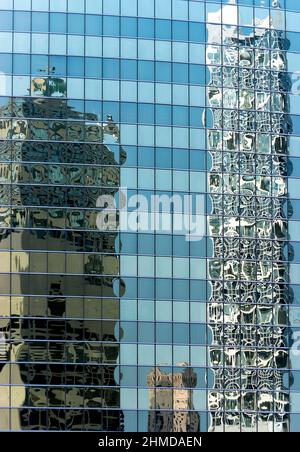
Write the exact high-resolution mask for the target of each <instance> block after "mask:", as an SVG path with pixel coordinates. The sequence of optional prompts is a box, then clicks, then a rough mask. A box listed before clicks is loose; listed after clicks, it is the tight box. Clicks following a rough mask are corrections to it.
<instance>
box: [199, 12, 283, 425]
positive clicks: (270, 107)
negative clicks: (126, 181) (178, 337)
mask: <svg viewBox="0 0 300 452" xmlns="http://www.w3.org/2000/svg"><path fill="white" fill-rule="evenodd" d="M229 8H230V9H229V11H231V12H232V11H233V10H232V8H236V7H232V6H230V7H229ZM236 11H237V10H236ZM226 14H227V7H226V6H224V8H223V19H224V21H225V23H226ZM232 20H233V21H234V19H233V18H232V17H231V18H230V21H229V22H227V23H233V22H232ZM268 20H269V17H268V16H267V17H266V23H262V24H260V26H261V27H263V26H266V27H268V25H267V21H268ZM212 21H213V20H212ZM208 39H209V41H210V42H211V43H212V44H211V45H210V46H209V47H208V49H207V62H208V63H209V64H211V66H210V75H211V80H210V84H209V88H208V97H209V105H210V107H211V112H212V117H213V123H212V128H211V129H210V130H209V131H208V143H209V149H210V153H211V156H212V171H211V173H210V176H209V185H210V192H211V198H212V203H213V207H212V215H211V217H210V219H209V225H210V233H211V236H212V237H213V243H214V257H213V259H212V260H211V261H210V266H209V276H210V279H211V285H212V295H211V299H210V302H209V306H208V316H209V324H210V328H211V330H212V332H213V341H212V345H211V348H210V356H211V364H212V366H213V369H214V374H215V384H214V389H213V390H211V392H210V395H209V408H210V411H211V416H212V425H211V430H212V431H219V430H223V429H225V430H226V431H230V430H233V431H239V430H243V431H244V430H245V431H246V430H248V429H249V430H253V431H255V430H259V431H261V430H262V431H273V430H274V431H286V430H287V429H288V428H289V427H288V424H289V416H288V414H286V413H287V412H288V411H289V393H288V390H285V384H284V374H285V371H284V369H285V368H287V367H288V362H289V361H288V350H287V348H285V347H287V346H288V344H287V342H286V340H287V339H286V329H287V326H288V316H287V311H286V310H285V306H286V305H287V304H288V303H289V302H290V301H289V297H290V294H289V291H288V285H287V284H288V282H289V267H288V264H287V263H285V262H283V261H284V260H285V257H284V248H285V245H286V242H285V241H284V240H287V239H288V223H287V217H286V214H285V209H284V205H285V203H286V195H287V179H286V176H287V174H288V166H287V165H288V161H287V154H288V145H289V143H288V138H287V136H285V135H284V134H285V133H289V132H290V130H291V122H290V119H289V116H288V108H289V103H288V96H287V93H286V91H287V90H288V79H287V75H286V73H285V72H280V71H284V70H286V69H287V61H286V57H285V53H284V51H283V49H286V41H285V38H284V33H282V32H280V31H277V30H276V25H274V26H272V24H271V29H269V30H266V29H265V28H261V29H257V30H256V31H255V34H253V33H252V34H251V35H250V36H247V37H246V36H244V35H243V30H242V29H240V35H239V36H238V28H237V27H236V26H234V25H233V26H232V27H230V26H227V27H225V26H224V28H223V44H225V46H224V47H223V48H222V47H221V46H218V45H214V44H213V42H216V39H219V38H218V37H217V36H216V35H215V34H214V28H213V27H212V29H211V31H209V34H208ZM269 48H271V49H272V52H270V50H269ZM221 61H222V62H223V67H222V66H221V65H220V63H221Z"/></svg>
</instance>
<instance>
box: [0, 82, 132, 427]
mask: <svg viewBox="0 0 300 452" xmlns="http://www.w3.org/2000/svg"><path fill="white" fill-rule="evenodd" d="M31 89H32V95H33V96H35V97H33V98H11V99H8V100H7V105H5V106H4V107H3V108H2V110H1V116H2V117H7V119H6V118H5V119H3V120H2V121H1V126H0V127H1V137H2V138H4V139H5V141H1V143H0V154H1V160H2V161H5V160H7V163H2V164H1V182H2V185H1V191H0V197H1V206H2V207H1V213H0V216H1V218H0V223H1V245H0V246H1V248H2V250H10V251H7V252H2V253H1V275H0V290H1V294H11V295H7V297H6V313H4V314H6V315H7V318H6V319H3V318H2V320H1V332H2V333H4V338H5V339H4V340H5V343H6V356H5V359H4V360H3V365H2V382H3V381H4V382H6V383H7V386H5V385H4V386H2V387H1V389H0V392H1V401H3V402H4V403H2V406H11V407H12V409H7V411H6V412H5V415H4V416H3V415H2V416H1V421H0V428H1V429H4V430H5V429H7V428H8V427H9V428H10V429H12V430H20V429H21V430H97V431H99V430H116V431H119V430H122V428H123V420H122V419H123V415H122V411H121V410H120V389H119V387H118V386H117V384H116V381H115V378H114V372H115V368H116V362H117V359H118V354H119V346H118V344H117V342H116V338H115V326H116V322H117V321H118V320H119V296H120V294H121V293H122V291H123V290H124V287H123V283H122V281H121V280H120V278H119V257H118V255H117V254H116V248H115V243H116V240H117V238H118V234H117V232H116V230H112V231H109V230H108V231H107V232H100V231H99V230H97V224H96V220H97V214H98V213H99V211H101V209H97V208H96V205H97V199H98V197H99V196H100V195H103V194H111V195H112V196H115V194H116V193H117V191H118V187H119V179H120V165H122V163H124V161H125V159H126V154H125V151H124V150H123V149H122V148H121V147H120V146H119V128H118V126H117V125H116V124H115V123H114V121H113V119H112V118H111V117H108V118H107V121H106V123H104V124H102V123H101V122H99V118H98V117H97V115H95V114H93V113H90V112H89V111H86V112H85V113H84V112H81V111H77V110H76V109H74V108H71V107H70V106H69V105H68V101H67V100H66V99H65V96H66V90H67V86H66V82H65V80H64V79H61V78H53V77H49V78H47V77H45V78H39V79H33V81H32V87H31ZM45 96H46V97H45ZM41 118H42V119H41ZM5 361H6V362H7V363H6V364H5ZM5 376H6V377H5ZM8 384H12V385H16V386H15V387H14V389H13V392H12V391H11V389H10V388H9V386H8ZM108 407H109V408H115V410H110V409H108Z"/></svg>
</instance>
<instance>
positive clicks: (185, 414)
mask: <svg viewBox="0 0 300 452" xmlns="http://www.w3.org/2000/svg"><path fill="white" fill-rule="evenodd" d="M181 365H182V367H183V370H182V371H181V372H175V373H167V372H164V371H162V370H161V369H160V368H159V367H155V368H154V369H153V370H152V371H151V373H150V374H149V375H148V377H147V385H148V387H149V414H148V431H149V432H199V430H200V417H199V415H198V413H197V412H195V411H194V405H193V388H195V387H196V385H197V375H196V373H195V372H194V371H193V369H191V368H188V367H185V366H187V364H184V363H183V364H181Z"/></svg>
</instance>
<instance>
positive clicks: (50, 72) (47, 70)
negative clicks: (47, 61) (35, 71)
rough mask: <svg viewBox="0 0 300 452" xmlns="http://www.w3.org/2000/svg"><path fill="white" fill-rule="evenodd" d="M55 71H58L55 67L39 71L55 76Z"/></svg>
mask: <svg viewBox="0 0 300 452" xmlns="http://www.w3.org/2000/svg"><path fill="white" fill-rule="evenodd" d="M55 70H56V67H55V66H52V67H49V66H48V67H45V68H41V69H39V72H45V73H48V74H54V72H55Z"/></svg>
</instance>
